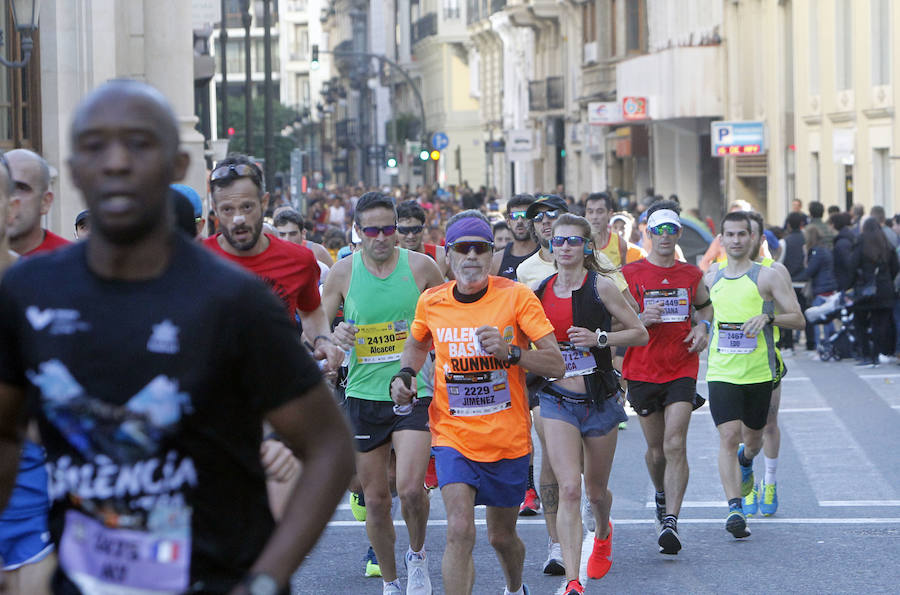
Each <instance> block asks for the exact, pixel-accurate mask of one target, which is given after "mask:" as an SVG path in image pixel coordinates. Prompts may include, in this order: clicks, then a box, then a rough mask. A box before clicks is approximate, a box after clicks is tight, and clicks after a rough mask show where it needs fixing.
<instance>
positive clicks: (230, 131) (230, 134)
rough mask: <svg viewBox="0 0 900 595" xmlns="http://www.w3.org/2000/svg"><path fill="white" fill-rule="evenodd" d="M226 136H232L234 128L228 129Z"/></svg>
mask: <svg viewBox="0 0 900 595" xmlns="http://www.w3.org/2000/svg"><path fill="white" fill-rule="evenodd" d="M228 136H234V126H232V127H230V128H229V129H228Z"/></svg>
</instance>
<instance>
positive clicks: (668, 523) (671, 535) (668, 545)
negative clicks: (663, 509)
mask: <svg viewBox="0 0 900 595" xmlns="http://www.w3.org/2000/svg"><path fill="white" fill-rule="evenodd" d="M656 543H658V544H659V553H660V554H668V555H672V556H673V555H675V554H677V553H678V550H680V549H681V538H680V537H678V521H676V520H675V517H671V516H669V517H666V518H665V519H663V522H662V530H661V531H660V532H659V539H658V540H657V541H656Z"/></svg>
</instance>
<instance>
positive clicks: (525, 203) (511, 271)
mask: <svg viewBox="0 0 900 595" xmlns="http://www.w3.org/2000/svg"><path fill="white" fill-rule="evenodd" d="M533 202H534V196H533V195H531V194H516V195H515V196H513V197H512V198H511V199H509V201H507V203H506V221H507V223H508V224H509V230H510V232H511V233H512V236H513V241H512V242H511V243H509V244H507V246H506V248H504V249H503V251H502V252H499V253H497V254H494V258H493V261H492V262H491V274H492V275H500V276H501V277H506V278H507V279H512V280H513V281H517V278H516V269H517V268H518V266H519V265H520V264H522V262H523V261H524V260H525V259H526V258H528V257H529V256H531V255H533V254H534V253H535V252H537V250H538V244H537V242H535V241H534V228H533V226H532V224H531V221H530V220H529V219H528V216H527V215H526V213H527V211H528V207H529V206H530V205H531V203H533ZM530 489H531V490H532V491H534V486H533V485H532V486H530ZM535 497H537V494H535ZM526 499H527V496H526ZM537 506H538V508H540V502H538V503H537Z"/></svg>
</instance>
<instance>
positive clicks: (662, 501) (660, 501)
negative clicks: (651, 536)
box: [654, 494, 666, 530]
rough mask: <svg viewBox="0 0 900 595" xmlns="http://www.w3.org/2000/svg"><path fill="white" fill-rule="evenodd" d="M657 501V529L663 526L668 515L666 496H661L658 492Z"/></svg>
mask: <svg viewBox="0 0 900 595" xmlns="http://www.w3.org/2000/svg"><path fill="white" fill-rule="evenodd" d="M654 500H655V501H656V524H657V530H660V529H661V528H662V522H663V518H665V516H666V496H665V494H664V495H663V497H662V498H660V497H659V494H656V495H655V497H654Z"/></svg>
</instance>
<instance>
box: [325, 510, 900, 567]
mask: <svg viewBox="0 0 900 595" xmlns="http://www.w3.org/2000/svg"><path fill="white" fill-rule="evenodd" d="M723 509H724V506H723ZM655 522H656V519H613V525H652V524H654V523H655ZM751 522H753V523H756V522H759V523H764V524H773V525H900V517H853V518H835V519H830V518H782V517H762V518H760V517H752V521H751ZM724 523H725V521H724V519H722V518H718V517H717V518H714V519H686V518H679V519H678V524H679V525H720V524H721V525H724ZM486 524H487V521H486V520H485V519H475V525H476V526H479V527H483V526H484V525H486ZM516 524H517V525H540V526H544V519H522V518H520V519H519V520H518V522H517V523H516ZM328 526H329V527H335V528H339V527H355V528H357V529H364V528H365V524H364V523H361V522H359V521H331V522H330V523H328ZM394 526H395V527H404V526H406V522H405V521H394ZM428 526H429V527H446V526H447V521H446V520H443V519H438V520H433V521H428ZM590 535H591V536H593V533H590ZM591 547H592V548H593V546H591ZM589 555H590V552H588V556H589ZM583 559H585V560H586V559H587V558H583Z"/></svg>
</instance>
